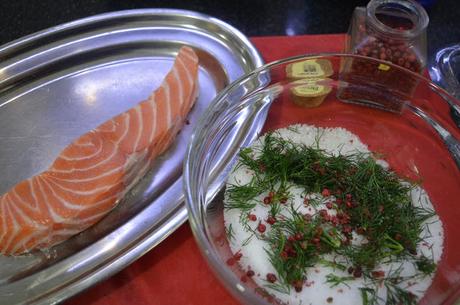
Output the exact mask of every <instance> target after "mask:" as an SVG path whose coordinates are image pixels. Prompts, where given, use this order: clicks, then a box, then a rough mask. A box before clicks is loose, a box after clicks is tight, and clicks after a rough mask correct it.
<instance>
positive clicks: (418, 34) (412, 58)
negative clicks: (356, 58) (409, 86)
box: [347, 0, 429, 73]
mask: <svg viewBox="0 0 460 305" xmlns="http://www.w3.org/2000/svg"><path fill="white" fill-rule="evenodd" d="M428 22H429V19H428V15H427V13H426V11H425V9H424V8H423V7H422V6H421V5H420V4H418V3H417V2H415V1H412V0H371V1H370V2H369V3H368V5H367V7H366V8H364V7H357V8H356V9H355V11H354V13H353V17H352V20H351V24H350V28H349V39H348V41H347V51H348V53H352V54H359V55H363V56H369V57H374V58H377V59H381V60H385V61H389V62H392V63H394V64H396V65H399V66H402V67H404V68H406V69H409V70H412V71H414V72H417V73H421V72H422V71H423V69H424V68H425V66H426V62H427V55H426V28H427V26H428Z"/></svg>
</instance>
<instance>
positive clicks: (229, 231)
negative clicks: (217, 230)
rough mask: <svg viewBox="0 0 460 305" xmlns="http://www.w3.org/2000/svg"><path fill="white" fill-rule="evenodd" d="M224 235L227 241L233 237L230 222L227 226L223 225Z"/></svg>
mask: <svg viewBox="0 0 460 305" xmlns="http://www.w3.org/2000/svg"><path fill="white" fill-rule="evenodd" d="M225 235H226V236H227V239H228V240H229V241H231V240H233V239H234V238H235V233H234V232H233V227H232V224H229V225H228V227H225Z"/></svg>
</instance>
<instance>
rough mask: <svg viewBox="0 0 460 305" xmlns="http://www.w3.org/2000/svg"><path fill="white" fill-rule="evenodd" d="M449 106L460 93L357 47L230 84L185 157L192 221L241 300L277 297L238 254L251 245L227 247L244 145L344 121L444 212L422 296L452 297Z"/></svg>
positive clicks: (453, 134) (458, 267) (457, 191)
mask: <svg viewBox="0 0 460 305" xmlns="http://www.w3.org/2000/svg"><path fill="white" fill-rule="evenodd" d="M452 105H458V101H457V100H455V99H454V98H452V97H451V96H450V95H449V94H448V93H447V92H445V91H444V90H442V89H441V88H439V87H438V86H436V85H435V84H433V83H431V82H430V81H429V80H427V79H426V78H423V77H422V76H420V75H418V74H415V73H412V72H411V71H409V70H406V69H403V68H400V67H398V66H395V65H392V64H389V63H388V62H383V61H379V60H376V59H373V58H367V57H362V56H359V55H345V54H324V55H306V56H299V57H293V58H288V59H284V60H280V61H276V62H273V63H270V64H267V65H265V66H263V67H261V68H259V69H257V70H255V71H253V72H251V73H249V74H247V75H245V76H243V77H242V78H240V79H239V80H237V81H235V82H234V83H232V84H231V85H229V86H228V87H227V88H226V89H225V90H224V91H223V92H221V93H220V94H219V95H218V96H217V97H216V99H215V100H214V102H213V104H212V105H211V106H210V108H209V109H208V111H207V112H206V114H205V115H204V116H203V117H202V118H201V121H200V123H199V124H198V125H197V127H196V129H195V131H194V133H193V136H192V138H191V141H190V143H189V146H188V150H187V154H186V159H185V161H184V189H185V197H186V205H187V208H188V213H189V222H190V225H191V227H192V231H193V234H194V236H195V239H196V241H197V243H198V245H199V248H200V249H201V251H202V254H203V256H204V257H205V258H206V260H207V262H208V263H209V265H210V267H211V269H212V270H213V271H214V273H215V274H216V275H217V277H218V278H219V279H220V280H221V282H222V283H223V284H224V286H225V287H226V288H227V289H228V290H229V291H230V292H231V293H232V294H233V295H234V296H235V297H236V298H237V299H238V300H239V301H241V302H242V303H244V304H271V303H273V304H276V303H277V302H279V300H277V298H275V297H273V296H270V294H267V293H265V292H264V290H263V289H261V288H264V287H262V286H263V285H261V284H256V281H254V280H253V277H248V276H247V269H246V267H245V266H243V265H242V263H241V262H242V261H244V257H247V256H251V255H255V254H254V253H245V251H242V254H243V259H242V260H240V257H238V255H235V253H232V251H231V248H230V246H229V241H228V233H229V232H228V228H227V229H226V228H225V224H224V192H225V187H226V181H227V178H228V177H229V174H230V173H231V172H232V168H233V167H234V165H235V163H236V161H237V159H238V155H239V153H240V150H241V149H242V148H244V147H248V146H250V145H251V144H252V143H253V142H254V141H255V140H256V139H257V138H258V137H259V136H260V135H262V134H264V133H265V132H267V131H270V130H274V129H277V128H283V127H287V126H289V125H292V124H297V123H301V124H308V125H314V126H319V127H343V128H346V129H347V130H349V131H351V132H353V133H354V134H356V135H357V136H358V137H359V138H360V139H361V141H362V142H364V143H365V144H367V145H368V147H369V150H370V151H372V152H378V153H380V154H382V155H383V159H384V160H385V161H386V162H387V163H388V165H389V167H390V168H391V169H392V170H394V171H395V172H396V173H397V174H398V175H399V176H401V177H406V178H408V179H413V180H417V181H421V185H422V187H423V188H424V189H425V191H426V192H427V194H428V195H429V198H430V199H431V201H432V203H433V206H434V209H435V211H436V213H437V214H438V215H439V218H440V219H441V221H442V224H443V230H444V245H443V246H444V249H443V252H442V256H441V259H440V261H439V263H438V265H437V270H436V273H435V275H434V279H433V281H432V283H431V285H430V286H429V288H428V290H427V291H426V293H425V295H424V296H423V298H422V299H421V300H420V304H453V303H454V302H455V300H456V299H457V297H458V295H459V294H458V291H459V286H460V243H458V242H457V241H458V236H460V226H459V225H458V220H459V219H460V205H459V204H458V198H460V172H459V168H460V144H459V142H458V141H457V139H460V129H459V128H460V127H459V122H458V121H455V120H454V119H455V117H456V116H455V115H452ZM395 217H396V216H395ZM255 276H257V275H255ZM260 276H261V277H265V275H263V274H262V275H260ZM304 288H305V287H304ZM336 288H337V287H336ZM305 289H307V288H305ZM309 291H311V293H318V292H317V291H315V290H314V289H310V290H309ZM269 292H270V290H269ZM330 302H332V300H326V301H324V302H323V303H324V304H329V303H330ZM297 303H298V302H297ZM333 303H336V304H337V300H335V301H333ZM369 304H371V303H369Z"/></svg>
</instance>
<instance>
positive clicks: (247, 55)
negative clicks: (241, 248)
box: [0, 9, 263, 305]
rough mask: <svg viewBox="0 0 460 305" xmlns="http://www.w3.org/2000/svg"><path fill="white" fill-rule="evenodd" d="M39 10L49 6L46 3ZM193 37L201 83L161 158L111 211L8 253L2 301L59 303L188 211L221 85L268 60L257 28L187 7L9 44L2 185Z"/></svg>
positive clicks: (154, 75) (0, 119)
mask: <svg viewBox="0 0 460 305" xmlns="http://www.w3.org/2000/svg"><path fill="white" fill-rule="evenodd" d="M37 13H38V14H39V13H40V12H37ZM182 45H189V46H192V47H193V48H195V49H196V50H197V52H198V54H199V57H200V72H199V81H200V95H199V98H198V100H197V102H196V105H195V107H194V109H193V110H192V112H191V114H190V116H189V121H190V124H188V125H186V126H185V127H184V128H183V129H182V130H181V132H180V134H179V135H178V137H177V139H176V141H175V143H174V144H173V146H172V147H171V148H170V149H169V150H168V151H167V152H166V153H165V154H164V155H163V156H162V157H161V158H160V159H159V160H158V162H157V163H156V165H155V168H154V169H153V170H152V171H150V172H149V174H148V175H147V176H146V177H145V178H144V179H143V180H142V181H141V182H140V183H139V184H138V185H137V186H136V187H135V188H134V189H133V191H132V192H130V193H129V194H128V195H127V196H126V197H125V198H124V199H123V200H122V202H121V203H120V204H119V206H118V207H117V208H116V209H115V210H114V211H112V212H111V213H110V214H109V215H108V216H107V217H105V218H104V219H103V220H102V221H101V222H99V223H98V224H96V225H95V226H93V227H91V228H90V229H88V230H86V231H84V232H82V233H81V234H79V235H77V236H75V237H74V238H72V239H70V240H68V241H66V242H64V243H62V244H60V245H58V246H56V247H54V248H52V249H51V250H49V251H47V252H36V253H32V254H30V255H27V256H20V257H5V256H3V257H0V304H2V305H4V304H52V303H57V302H60V301H62V300H64V299H66V298H68V297H70V296H72V295H74V294H76V293H78V292H80V291H82V290H83V289H85V288H88V287H89V286H91V285H93V284H95V283H96V282H99V281H100V280H102V279H104V278H107V277H108V276H110V275H111V274H113V273H115V272H117V271H119V270H120V269H122V268H123V267H125V266H127V265H128V264H130V263H131V262H133V261H134V260H136V259H137V258H139V257H140V256H141V255H143V254H144V253H146V252H147V251H149V250H150V249H152V248H153V247H154V246H155V245H157V244H158V243H160V242H161V241H162V240H163V239H165V238H166V237H167V236H168V235H169V234H171V233H172V232H173V231H174V230H175V229H176V228H177V227H178V226H179V225H181V224H182V223H183V222H184V221H185V219H186V216H187V213H186V210H185V206H184V204H183V199H184V198H183V193H182V181H181V180H182V159H183V156H184V153H185V149H186V144H187V142H188V138H189V136H190V134H191V131H192V128H193V126H194V125H195V124H196V122H197V119H198V117H199V116H200V115H201V114H202V113H203V112H204V111H205V109H206V108H207V106H208V105H209V104H210V103H211V101H212V100H213V98H214V96H215V95H216V93H217V92H219V91H220V90H221V89H223V88H224V87H225V86H226V85H227V84H228V83H229V82H232V81H233V80H235V79H236V78H238V77H239V76H241V75H242V74H244V73H246V72H249V71H250V70H253V69H254V68H256V67H258V66H260V65H262V63H263V62H262V59H261V57H260V55H259V53H258V52H257V51H256V49H255V48H254V47H253V46H252V44H251V43H250V42H249V40H248V39H246V38H245V36H243V35H242V34H241V33H240V32H239V31H237V30H236V29H234V28H233V27H231V26H229V25H228V24H226V23H224V22H222V21H220V20H217V19H215V18H212V17H209V16H206V15H203V14H198V13H194V12H190V11H182V10H166V9H145V10H132V11H121V12H115V13H108V14H103V15H98V16H94V17H90V18H85V19H81V20H78V21H75V22H71V23H67V24H64V25H60V26H57V27H54V28H50V29H48V30H44V31H41V32H38V33H36V34H33V35H30V36H27V37H25V38H23V39H20V40H17V41H14V42H12V43H9V44H7V45H4V46H2V47H0V168H1V175H0V193H4V192H5V191H7V190H8V189H9V188H11V187H12V186H13V185H14V184H16V183H17V182H19V181H21V180H22V179H25V178H28V177H30V176H32V175H35V174H37V173H39V172H41V171H43V170H44V169H46V168H47V167H48V166H49V165H50V164H51V162H52V161H53V160H54V159H55V158H56V156H57V155H58V153H59V152H60V151H61V150H62V149H63V148H64V147H65V146H66V145H67V144H69V143H70V142H71V141H72V140H73V139H75V138H76V137H78V136H79V135H81V134H83V133H85V132H86V131H88V130H90V129H92V128H94V127H96V126H98V125H99V124H100V123H102V122H104V121H105V120H107V119H109V118H110V117H112V116H114V115H116V114H118V113H120V112H123V111H124V110H126V109H129V108H130V107H131V106H133V105H135V104H136V103H137V102H139V101H141V100H143V99H145V98H147V97H148V95H149V94H150V93H151V91H152V90H154V89H155V88H156V87H157V86H158V85H159V84H160V83H161V81H162V79H163V77H164V76H165V74H166V73H167V71H168V70H169V68H170V67H171V65H172V62H173V59H174V56H175V55H176V54H177V51H178V49H179V48H180V46H182Z"/></svg>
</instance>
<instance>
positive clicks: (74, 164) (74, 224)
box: [0, 47, 198, 255]
mask: <svg viewBox="0 0 460 305" xmlns="http://www.w3.org/2000/svg"><path fill="white" fill-rule="evenodd" d="M197 84H198V58H197V55H196V54H195V52H194V51H193V50H192V49H191V48H189V47H182V48H181V49H180V50H179V53H178V55H177V57H176V59H175V61H174V64H173V67H172V69H171V71H170V72H169V73H168V74H167V75H166V77H165V79H164V81H163V83H162V84H161V86H160V87H159V88H158V89H157V90H156V91H154V92H153V93H152V95H151V96H150V97H149V98H148V99H147V100H146V101H143V102H141V103H139V104H137V105H136V106H135V107H133V108H131V109H129V110H128V111H126V112H123V113H121V114H119V115H117V116H115V117H114V118H112V119H110V120H108V121H107V122H105V123H103V124H102V125H100V126H98V127H97V128H95V129H93V130H91V131H89V132H87V133H86V134H84V135H82V136H81V137H80V138H78V139H76V140H75V141H74V142H72V143H71V144H70V145H69V146H67V147H66V148H65V149H64V150H63V151H62V152H61V153H60V154H59V156H58V157H57V159H56V160H55V161H54V163H53V164H52V165H51V167H50V168H49V169H48V170H46V171H44V172H42V173H41V174H39V175H37V176H34V177H32V178H29V179H27V180H24V181H22V182H20V183H18V184H17V185H15V186H14V187H13V188H12V189H11V190H9V191H8V192H7V193H5V194H3V195H2V196H1V197H0V252H1V253H3V254H4V255H16V254H22V253H27V252H29V251H31V250H34V249H46V248H49V247H51V246H53V245H56V244H58V243H60V242H62V241H64V240H66V239H68V238H70V237H71V236H73V235H75V234H78V233H79V232H81V231H83V230H85V229H86V228H88V227H90V226H91V225H93V224H95V223H96V222H98V221H99V220H100V219H101V218H102V217H104V216H105V215H106V214H107V213H108V212H110V211H111V210H112V209H113V208H114V207H115V206H116V205H117V203H118V202H119V200H120V199H121V198H122V197H123V195H124V194H126V192H127V191H128V190H129V189H130V187H131V186H133V185H134V184H135V183H136V182H137V181H138V180H139V179H140V178H142V176H144V174H145V173H146V172H147V170H148V169H149V168H151V166H152V163H153V160H154V159H155V157H156V156H158V155H159V154H161V153H162V152H164V151H165V150H166V149H167V148H168V147H169V145H170V144H171V143H172V142H173V140H174V138H175V136H176V134H177V133H178V132H179V130H180V129H181V128H182V126H183V124H184V121H185V119H186V116H187V114H188V112H189V111H190V109H191V107H192V106H193V103H194V101H195V99H196V96H197V92H198V89H197V88H198V85H197Z"/></svg>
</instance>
